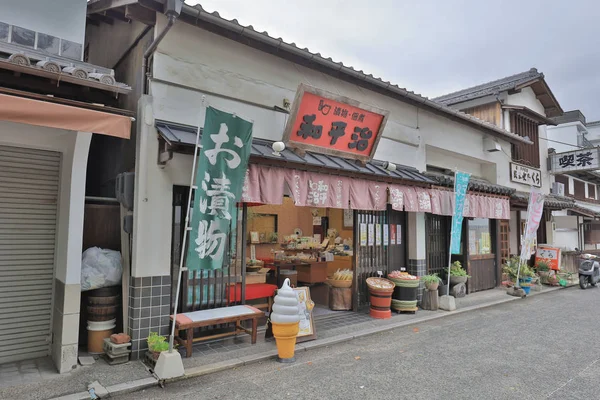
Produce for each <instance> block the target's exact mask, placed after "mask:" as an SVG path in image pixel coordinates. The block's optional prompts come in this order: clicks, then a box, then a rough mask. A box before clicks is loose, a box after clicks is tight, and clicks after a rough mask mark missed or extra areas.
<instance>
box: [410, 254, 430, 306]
mask: <svg viewBox="0 0 600 400" xmlns="http://www.w3.org/2000/svg"><path fill="white" fill-rule="evenodd" d="M408 273H410V274H411V275H415V276H423V275H426V274H427V260H408ZM423 290H424V287H423V283H421V285H420V286H419V290H418V292H417V300H418V301H419V303H421V299H422V298H423Z"/></svg>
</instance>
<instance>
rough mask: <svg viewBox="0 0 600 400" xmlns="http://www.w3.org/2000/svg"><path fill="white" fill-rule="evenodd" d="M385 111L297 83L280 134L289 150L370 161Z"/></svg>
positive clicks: (383, 120)
mask: <svg viewBox="0 0 600 400" xmlns="http://www.w3.org/2000/svg"><path fill="white" fill-rule="evenodd" d="M388 115H389V112H388V111H384V110H380V109H378V108H375V107H373V106H370V105H368V104H364V103H361V102H359V101H356V100H353V99H349V98H347V97H343V96H338V95H335V94H333V93H329V92H326V91H324V90H320V89H316V88H313V87H311V86H307V85H304V84H301V85H300V86H299V87H298V91H297V93H296V98H295V99H294V104H293V106H292V111H291V115H290V118H289V119H288V122H287V125H286V127H285V132H284V134H283V141H284V142H285V143H286V146H287V147H289V148H292V149H299V150H309V151H314V152H316V153H324V154H332V155H338V156H341V157H345V158H353V159H358V160H361V161H365V162H366V161H369V160H371V159H372V158H373V155H374V154H375V150H376V149H377V144H378V143H379V138H380V137H381V132H382V131H383V128H384V127H385V124H386V121H387V118H388Z"/></svg>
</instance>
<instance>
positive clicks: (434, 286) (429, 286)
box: [425, 282, 440, 292]
mask: <svg viewBox="0 0 600 400" xmlns="http://www.w3.org/2000/svg"><path fill="white" fill-rule="evenodd" d="M439 286H440V283H439V282H430V283H425V288H426V289H427V290H431V291H433V292H435V291H436V290H438V287H439Z"/></svg>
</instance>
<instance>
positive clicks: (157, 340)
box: [146, 332, 169, 353]
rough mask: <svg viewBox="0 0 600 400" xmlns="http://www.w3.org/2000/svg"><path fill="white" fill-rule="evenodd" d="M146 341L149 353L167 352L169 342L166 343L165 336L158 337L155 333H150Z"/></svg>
mask: <svg viewBox="0 0 600 400" xmlns="http://www.w3.org/2000/svg"><path fill="white" fill-rule="evenodd" d="M146 341H147V342H148V349H149V350H150V351H153V352H157V353H160V352H161V351H167V350H169V342H167V338H166V336H162V335H159V334H158V333H156V332H150V335H148V339H147V340H146Z"/></svg>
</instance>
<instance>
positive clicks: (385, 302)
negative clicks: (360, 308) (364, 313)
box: [367, 277, 395, 319]
mask: <svg viewBox="0 0 600 400" xmlns="http://www.w3.org/2000/svg"><path fill="white" fill-rule="evenodd" d="M367 287H368V288H369V295H370V301H371V308H370V315H371V317H373V318H379V319H386V318H391V317H392V311H391V310H390V305H391V304H392V294H393V293H394V288H395V285H394V282H392V281H390V280H387V279H384V278H375V277H372V278H367Z"/></svg>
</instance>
